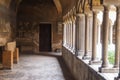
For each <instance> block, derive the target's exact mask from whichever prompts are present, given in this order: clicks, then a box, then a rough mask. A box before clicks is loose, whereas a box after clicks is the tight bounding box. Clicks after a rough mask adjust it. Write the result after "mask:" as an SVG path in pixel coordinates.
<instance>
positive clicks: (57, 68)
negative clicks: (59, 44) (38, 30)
mask: <svg viewBox="0 0 120 80" xmlns="http://www.w3.org/2000/svg"><path fill="white" fill-rule="evenodd" d="M56 54H58V53H56ZM0 80H75V79H73V77H72V76H71V74H70V72H69V71H68V68H67V67H66V66H65V64H64V61H63V60H62V57H61V56H60V55H54V54H51V53H49V54H46V53H42V54H41V55H37V54H32V53H30V54H29V53H27V54H22V55H21V56H20V62H19V64H17V65H16V64H15V65H14V68H13V70H0Z"/></svg>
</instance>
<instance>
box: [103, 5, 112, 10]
mask: <svg viewBox="0 0 120 80" xmlns="http://www.w3.org/2000/svg"><path fill="white" fill-rule="evenodd" d="M103 7H104V12H108V11H109V10H110V9H111V7H110V6H109V5H104V6H103Z"/></svg>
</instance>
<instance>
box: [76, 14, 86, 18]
mask: <svg viewBox="0 0 120 80" xmlns="http://www.w3.org/2000/svg"><path fill="white" fill-rule="evenodd" d="M76 16H79V17H81V16H85V14H84V13H77V14H76Z"/></svg>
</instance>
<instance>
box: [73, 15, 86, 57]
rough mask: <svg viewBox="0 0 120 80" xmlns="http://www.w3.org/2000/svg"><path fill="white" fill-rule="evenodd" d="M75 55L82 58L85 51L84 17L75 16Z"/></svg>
mask: <svg viewBox="0 0 120 80" xmlns="http://www.w3.org/2000/svg"><path fill="white" fill-rule="evenodd" d="M75 39H76V40H75V46H76V55H77V56H83V54H84V51H85V15H84V14H77V15H76V38H75Z"/></svg>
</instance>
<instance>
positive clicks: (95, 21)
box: [90, 11, 98, 64]
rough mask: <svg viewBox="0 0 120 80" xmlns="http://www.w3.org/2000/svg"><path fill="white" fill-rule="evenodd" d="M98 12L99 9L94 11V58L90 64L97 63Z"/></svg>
mask: <svg viewBox="0 0 120 80" xmlns="http://www.w3.org/2000/svg"><path fill="white" fill-rule="evenodd" d="M97 13H98V11H93V34H92V35H93V37H92V39H93V40H92V41H93V42H92V58H91V60H90V64H93V63H97V62H98V61H97V58H96V57H97Z"/></svg>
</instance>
